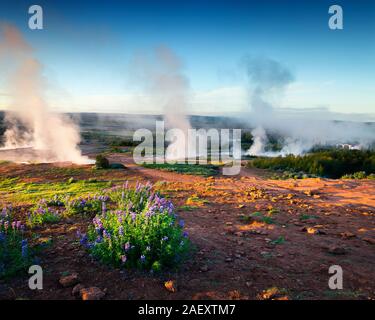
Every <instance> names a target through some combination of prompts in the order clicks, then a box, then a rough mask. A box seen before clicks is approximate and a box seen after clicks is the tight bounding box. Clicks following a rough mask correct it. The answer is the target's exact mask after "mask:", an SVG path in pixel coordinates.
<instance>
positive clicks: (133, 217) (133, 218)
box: [130, 212, 137, 221]
mask: <svg viewBox="0 0 375 320" xmlns="http://www.w3.org/2000/svg"><path fill="white" fill-rule="evenodd" d="M130 216H131V217H132V220H133V221H135V219H136V218H137V214H136V213H135V212H132V213H131V214H130Z"/></svg>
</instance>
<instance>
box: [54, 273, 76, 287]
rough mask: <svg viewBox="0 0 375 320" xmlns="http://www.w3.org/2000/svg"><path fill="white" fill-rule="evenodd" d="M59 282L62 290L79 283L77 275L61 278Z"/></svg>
mask: <svg viewBox="0 0 375 320" xmlns="http://www.w3.org/2000/svg"><path fill="white" fill-rule="evenodd" d="M59 282H60V284H61V285H62V286H63V287H64V288H68V287H73V286H74V285H76V284H77V283H78V282H79V278H78V273H72V274H70V275H67V276H62V277H61V278H60V280H59Z"/></svg>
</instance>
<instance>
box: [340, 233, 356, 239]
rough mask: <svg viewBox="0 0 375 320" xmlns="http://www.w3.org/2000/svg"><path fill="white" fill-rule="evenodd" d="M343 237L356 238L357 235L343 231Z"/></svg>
mask: <svg viewBox="0 0 375 320" xmlns="http://www.w3.org/2000/svg"><path fill="white" fill-rule="evenodd" d="M341 237H343V238H344V239H351V238H355V237H356V235H355V234H354V233H351V232H342V233H341Z"/></svg>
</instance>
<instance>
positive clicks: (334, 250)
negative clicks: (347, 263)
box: [328, 246, 347, 255]
mask: <svg viewBox="0 0 375 320" xmlns="http://www.w3.org/2000/svg"><path fill="white" fill-rule="evenodd" d="M328 252H329V253H331V254H336V255H341V254H346V253H347V250H346V249H345V248H343V247H337V246H332V247H329V248H328Z"/></svg>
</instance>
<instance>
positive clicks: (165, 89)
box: [132, 46, 191, 160]
mask: <svg viewBox="0 0 375 320" xmlns="http://www.w3.org/2000/svg"><path fill="white" fill-rule="evenodd" d="M132 74H134V75H135V76H136V78H138V80H140V82H141V84H142V85H143V86H144V87H145V89H146V90H147V91H148V93H149V94H150V95H151V96H152V101H153V102H154V103H155V104H156V105H157V107H159V108H160V109H161V110H162V112H163V114H164V119H165V122H166V127H167V128H169V129H180V130H182V132H183V133H184V136H185V138H187V136H188V129H190V128H191V126H190V122H189V119H188V117H187V114H186V112H187V110H188V106H189V90H190V86H189V81H188V79H187V78H186V76H185V75H184V73H183V65H182V62H181V60H180V59H179V58H178V57H177V56H176V55H175V54H174V53H173V52H172V50H170V49H169V48H167V47H165V46H160V47H158V48H156V49H155V50H153V51H152V52H149V54H147V55H143V56H140V55H138V56H137V57H136V59H135V61H133V72H132ZM185 138H183V137H176V140H175V141H174V142H173V143H172V144H171V145H169V147H168V149H167V152H166V158H167V159H170V160H173V159H175V160H181V159H185V157H186V156H187V155H188V154H187V151H188V149H189V148H188V145H187V141H186V139H185Z"/></svg>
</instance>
